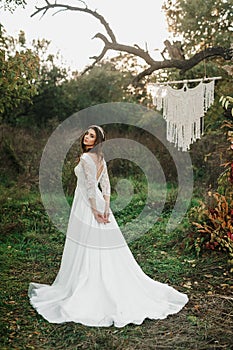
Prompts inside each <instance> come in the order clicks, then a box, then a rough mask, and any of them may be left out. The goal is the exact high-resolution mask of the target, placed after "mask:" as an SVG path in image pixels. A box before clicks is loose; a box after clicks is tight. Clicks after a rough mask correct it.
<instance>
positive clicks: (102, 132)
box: [89, 125, 105, 139]
mask: <svg viewBox="0 0 233 350" xmlns="http://www.w3.org/2000/svg"><path fill="white" fill-rule="evenodd" d="M93 127H95V128H97V129H98V130H99V131H100V132H101V134H102V136H103V139H104V138H105V136H104V130H103V129H102V128H101V126H99V125H91V126H89V128H93Z"/></svg>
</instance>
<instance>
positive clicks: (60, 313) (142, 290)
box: [28, 153, 188, 327]
mask: <svg viewBox="0 0 233 350" xmlns="http://www.w3.org/2000/svg"><path fill="white" fill-rule="evenodd" d="M74 171H75V174H76V176H77V177H78V181H77V187H76V190H75V194H74V199H73V204H72V207H71V212H70V218H69V224H68V228H67V236H66V241H65V246H64V251H63V256H62V261H61V266H60V270H59V272H58V275H57V277H56V279H55V281H54V282H53V284H52V285H51V286H50V285H46V284H39V283H30V285H29V291H28V294H29V298H30V303H31V305H32V306H33V307H34V308H35V309H36V310H37V312H38V313H39V314H41V315H42V316H43V317H44V318H45V319H46V320H48V321H49V322H50V323H63V322H71V321H73V322H77V323H81V324H83V325H87V326H95V327H101V326H102V327H108V326H111V325H114V326H115V327H124V326H125V325H126V324H129V323H134V324H138V325H139V324H141V323H142V322H143V320H144V319H145V318H149V319H164V318H166V317H167V316H168V315H169V314H174V313H177V312H178V311H180V310H181V309H182V308H183V306H184V305H185V304H186V303H187V302H188V297H187V295H186V294H183V293H180V292H178V291H177V290H176V289H174V288H172V287H170V286H168V285H167V284H163V283H160V282H157V281H154V280H153V279H151V278H149V277H148V276H147V275H146V274H145V273H144V272H143V271H142V269H141V268H140V266H139V265H138V264H137V262H136V260H135V259H134V257H133V255H132V253H131V251H130V249H129V247H128V245H127V243H126V241H125V239H124V237H123V235H122V233H121V230H120V228H119V227H118V224H117V222H116V220H115V218H114V216H113V214H112V212H111V210H110V217H109V220H110V223H107V224H103V223H98V222H97V221H96V219H95V218H94V215H93V213H92V211H91V207H90V202H89V198H95V199H96V204H97V208H98V209H99V210H100V211H103V210H104V205H105V201H104V198H103V195H105V194H106V195H110V185H109V178H108V172H107V166H106V162H105V161H104V167H103V170H102V173H101V175H100V176H99V179H97V167H96V163H95V161H94V160H93V158H92V156H91V155H90V154H87V153H84V154H83V155H82V156H81V159H80V162H79V164H78V165H77V166H76V167H75V169H74ZM99 185H100V187H101V190H100V188H99Z"/></svg>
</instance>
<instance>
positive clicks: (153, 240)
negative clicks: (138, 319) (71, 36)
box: [0, 0, 233, 350]
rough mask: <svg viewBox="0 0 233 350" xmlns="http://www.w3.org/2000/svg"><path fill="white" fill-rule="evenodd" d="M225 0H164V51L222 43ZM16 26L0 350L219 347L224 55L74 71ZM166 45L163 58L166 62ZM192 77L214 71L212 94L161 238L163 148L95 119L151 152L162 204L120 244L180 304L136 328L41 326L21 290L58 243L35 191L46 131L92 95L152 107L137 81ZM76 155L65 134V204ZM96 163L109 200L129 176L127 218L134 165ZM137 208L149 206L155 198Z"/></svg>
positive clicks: (225, 209)
mask: <svg viewBox="0 0 233 350" xmlns="http://www.w3.org/2000/svg"><path fill="white" fill-rule="evenodd" d="M25 4H26V1H24V0H8V1H0V5H1V6H4V7H5V10H6V11H11V12H12V17H13V16H14V9H15V8H16V7H18V6H24V5H25ZM231 5H232V3H231V1H224V0H208V1H205V2H203V1H200V0H196V1H194V0H189V1H184V0H177V1H171V0H167V1H165V2H164V11H165V13H166V16H167V21H168V26H169V30H170V32H171V33H172V34H173V36H174V43H175V42H176V43H178V45H179V46H174V48H176V49H178V50H179V53H180V54H182V55H184V57H185V59H186V60H188V59H189V58H191V57H193V56H194V55H195V54H196V53H198V52H200V51H202V50H208V49H209V48H213V47H221V48H224V50H230V47H232V16H233V15H232V9H231ZM46 15H48V14H46ZM67 16H69V13H68V12H67ZM142 26H143V24H142ZM26 34H27V33H24V32H22V31H21V32H20V33H19V35H18V37H14V38H13V37H11V36H10V35H8V33H7V32H6V31H5V29H4V27H3V26H1V32H0V42H1V44H0V45H1V47H0V64H1V72H0V123H1V125H0V160H1V165H0V208H1V223H0V234H1V235H0V237H1V248H0V249H1V258H0V259H1V273H2V286H1V303H0V306H1V308H2V312H1V324H2V326H1V349H198V350H201V349H203V350H204V349H205V350H206V349H231V346H232V345H231V341H232V336H233V331H232V321H233V320H232V304H233V293H232V292H233V284H232V273H233V268H232V266H233V197H232V183H233V165H232V164H233V160H232V148H231V142H232V140H233V137H232V135H233V125H232V123H233V117H232V104H233V103H232V96H233V84H232V76H233V68H232V54H231V55H228V56H227V58H226V57H223V55H215V56H213V57H209V58H205V59H202V60H200V62H199V63H198V64H195V65H194V66H193V67H192V68H190V69H188V70H186V71H182V69H177V67H176V66H174V67H165V68H163V69H159V70H158V69H156V70H155V71H154V73H153V74H148V75H144V76H142V77H141V78H140V79H138V80H137V79H136V80H137V81H136V80H135V77H138V73H139V72H143V71H144V70H146V69H147V65H146V62H145V63H144V62H143V60H138V57H137V56H136V55H134V54H132V53H130V52H122V51H119V52H118V54H117V55H116V56H114V57H113V58H106V57H103V58H102V59H101V60H98V61H97V62H96V64H95V65H94V66H93V67H91V69H88V70H87V71H86V72H85V74H82V73H83V72H78V71H71V70H70V69H69V67H64V66H62V65H59V63H57V62H58V61H57V57H56V55H52V54H49V53H48V51H49V50H48V49H49V45H50V44H49V42H48V41H47V40H46V38H44V39H43V40H34V42H33V43H28V42H27V40H26V36H27V35H26ZM177 38H178V39H177ZM145 40H146V38H145ZM168 48H169V47H167V46H166V50H165V52H164V55H165V56H164V57H163V60H165V61H166V60H167V61H168V60H174V59H177V57H172V52H169V50H168ZM229 52H230V51H229ZM203 76H221V77H222V79H221V80H219V81H217V82H216V88H215V101H214V104H213V106H212V107H211V108H210V109H209V110H208V112H207V114H206V115H205V129H204V135H203V137H202V138H201V139H200V140H198V141H197V142H196V143H194V144H193V145H192V146H191V149H190V151H189V153H190V157H191V159H192V164H193V171H194V191H193V197H192V200H191V203H190V206H189V210H188V212H187V213H186V215H185V217H184V219H183V221H182V222H181V223H180V225H179V226H178V227H177V228H176V229H175V230H174V231H172V232H170V233H169V234H167V233H166V224H167V221H168V219H169V215H170V214H171V211H172V208H173V206H174V203H175V200H176V198H177V194H178V187H177V174H176V170H175V166H174V164H173V162H172V159H171V156H170V154H169V152H166V150H164V149H161V148H160V145H159V142H158V140H156V138H155V137H153V136H152V135H151V134H149V133H147V132H146V131H145V130H138V128H136V127H133V126H128V125H114V124H113V125H106V126H105V129H106V133H107V137H108V139H111V138H116V137H124V138H129V139H133V140H137V141H138V142H139V143H141V144H144V145H145V146H146V147H148V148H149V149H150V150H151V151H152V152H154V153H156V150H157V153H156V155H157V157H158V159H159V162H160V164H161V166H162V169H163V171H164V174H165V175H166V180H167V198H166V203H165V206H164V209H163V213H162V215H161V218H160V220H158V221H157V223H156V224H155V225H154V226H153V228H151V229H150V230H149V231H148V232H147V234H145V235H144V236H143V237H141V238H140V239H137V240H135V241H133V242H131V243H130V248H131V250H132V252H133V253H134V256H135V258H136V259H137V261H138V262H139V264H140V266H141V267H142V268H143V270H144V271H145V272H146V273H147V274H148V275H149V276H151V277H152V278H154V279H156V280H160V281H161V282H164V283H169V284H171V285H173V286H175V287H176V288H178V289H179V290H181V291H183V292H185V293H187V294H188V295H189V297H190V302H189V304H188V305H187V307H186V308H185V310H184V311H182V312H181V313H180V314H179V315H177V316H176V317H174V318H172V317H171V318H170V317H169V318H168V319H166V320H163V321H156V322H154V321H149V320H146V321H145V322H144V324H143V326H131V325H129V326H127V327H124V329H119V330H118V329H114V328H108V329H94V328H86V327H84V326H82V325H77V324H73V323H71V324H64V325H52V324H48V323H47V322H46V321H44V320H43V319H42V318H41V317H40V316H39V315H37V314H36V313H35V311H34V310H33V309H32V308H31V307H30V305H29V303H28V299H27V287H28V283H29V282H30V281H32V280H37V281H38V282H43V283H49V284H50V283H52V281H53V279H54V277H55V276H56V272H57V271H58V268H59V263H60V258H61V254H62V249H63V244H64V235H63V234H62V233H61V232H59V231H58V230H57V229H56V227H54V225H53V223H52V222H51V221H50V219H49V217H48V215H47V213H46V211H45V209H44V207H43V204H42V201H41V198H40V192H39V166H40V159H41V156H42V152H43V149H44V147H45V145H46V142H47V140H48V138H49V136H50V135H51V133H52V132H53V131H54V130H55V129H56V127H57V126H58V125H59V124H60V123H61V122H62V121H64V120H65V119H66V118H68V117H69V116H70V115H72V114H73V113H75V112H77V111H80V110H83V109H85V108H88V107H90V106H95V105H98V104H102V103H108V102H129V103H134V104H135V103H136V104H139V105H143V106H145V107H148V108H150V109H153V110H155V107H154V106H153V104H152V100H151V96H150V95H149V94H148V91H147V84H148V83H150V82H156V81H161V80H174V79H181V78H182V79H192V78H202V77H203ZM135 81H136V83H135ZM148 118H149V115H148ZM146 122H147V120H145V119H144V120H142V123H146ZM158 150H159V152H158ZM78 152H79V142H78V140H77V142H76V143H75V144H74V145H73V146H72V148H71V149H70V151H69V152H68V154H67V157H66V160H65V163H64V166H63V178H62V180H63V187H64V191H65V194H66V197H67V201H68V202H69V203H71V202H72V197H73V192H74V189H75V183H76V179H75V176H74V173H73V168H74V165H75V162H74V160H75V159H76V157H77V155H78ZM108 166H109V173H110V179H111V185H112V200H114V199H115V198H116V196H117V190H116V188H117V183H118V181H119V179H121V178H122V179H124V178H127V179H130V181H131V182H132V184H133V188H134V195H133V197H132V200H131V201H130V203H129V204H128V205H127V206H126V207H125V208H124V209H123V210H122V211H118V212H117V213H116V218H117V220H118V223H119V225H120V226H121V225H124V224H125V222H126V221H127V220H128V221H130V220H131V219H132V218H135V217H137V216H138V215H139V213H140V211H141V209H142V208H143V205H144V204H145V200H146V199H145V198H146V191H147V184H146V182H145V177H144V176H143V174H142V172H141V170H140V169H139V168H138V167H137V166H136V165H135V164H132V163H131V162H127V161H126V160H122V159H118V160H114V161H111V162H110V163H109V164H108ZM157 191H158V198H159V189H157ZM149 204H150V205H151V207H152V208H153V206H154V209H155V211H156V204H155V203H149Z"/></svg>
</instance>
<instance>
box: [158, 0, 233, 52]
mask: <svg viewBox="0 0 233 350" xmlns="http://www.w3.org/2000/svg"><path fill="white" fill-rule="evenodd" d="M164 9H165V13H166V16H167V21H168V25H169V30H170V31H171V32H172V33H173V34H174V35H175V36H180V35H182V37H183V45H184V49H185V52H187V53H190V54H192V53H193V51H194V50H199V49H203V48H205V47H208V46H216V45H223V46H225V47H229V46H230V44H231V42H232V41H231V30H232V21H233V13H232V3H231V1H226V0H206V1H202V0H166V1H165V4H164Z"/></svg>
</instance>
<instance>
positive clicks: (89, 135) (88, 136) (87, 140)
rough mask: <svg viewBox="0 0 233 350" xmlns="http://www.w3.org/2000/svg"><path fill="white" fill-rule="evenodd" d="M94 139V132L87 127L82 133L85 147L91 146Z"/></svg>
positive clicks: (93, 143)
mask: <svg viewBox="0 0 233 350" xmlns="http://www.w3.org/2000/svg"><path fill="white" fill-rule="evenodd" d="M95 141H96V132H95V130H94V129H88V130H87V132H86V133H85V135H84V138H83V143H84V145H85V146H86V148H93V147H94V145H95Z"/></svg>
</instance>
